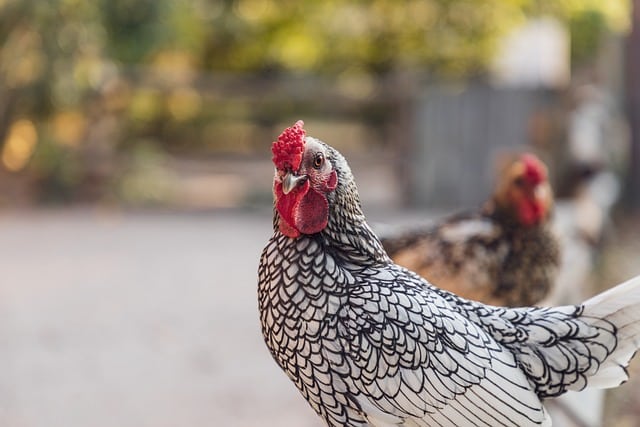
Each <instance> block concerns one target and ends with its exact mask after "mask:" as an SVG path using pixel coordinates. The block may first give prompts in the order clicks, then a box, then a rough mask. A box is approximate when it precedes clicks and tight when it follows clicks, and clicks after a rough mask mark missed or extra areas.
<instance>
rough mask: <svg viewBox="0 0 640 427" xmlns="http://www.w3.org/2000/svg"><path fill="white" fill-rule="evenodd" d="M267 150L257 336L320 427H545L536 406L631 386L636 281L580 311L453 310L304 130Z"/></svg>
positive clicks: (638, 324)
mask: <svg viewBox="0 0 640 427" xmlns="http://www.w3.org/2000/svg"><path fill="white" fill-rule="evenodd" d="M272 151H273V154H274V156H273V161H274V164H275V169H276V170H275V177H274V185H273V192H274V199H275V201H274V218H273V219H274V222H273V226H274V233H273V236H272V237H271V238H270V240H269V241H268V243H267V245H266V246H265V248H264V250H263V252H262V255H261V259H260V265H259V268H258V309H259V314H260V322H261V328H262V334H263V338H264V341H265V343H266V345H267V347H268V349H269V351H270V352H271V355H272V356H273V358H274V359H275V361H276V362H277V364H278V365H279V366H280V368H282V370H283V371H284V372H285V373H286V374H287V375H288V376H289V378H290V379H291V380H292V381H293V382H294V384H295V385H296V387H297V388H298V389H299V391H300V392H301V393H302V395H303V396H304V398H305V399H306V400H307V401H308V403H309V404H310V405H311V407H312V408H313V409H314V410H315V411H316V412H317V413H318V415H319V416H320V417H322V419H324V421H325V422H326V424H327V425H328V426H331V427H338V426H348V427H364V426H375V427H381V426H471V425H473V426H514V427H516V426H517V427H525V426H549V425H551V420H550V419H549V416H548V414H547V412H546V411H545V409H544V407H543V405H542V403H541V399H545V398H549V397H553V396H558V395H561V394H562V393H564V392H565V391H567V390H582V389H583V388H585V387H588V386H589V387H615V386H618V385H619V384H621V383H622V382H624V381H625V380H626V379H627V373H626V369H625V368H626V366H627V365H628V364H629V361H630V359H631V357H632V356H633V354H634V352H635V351H636V349H637V348H638V347H639V346H640V342H639V341H640V276H638V277H636V278H634V279H632V280H630V281H629V282H627V283H625V284H622V285H620V286H618V287H615V288H613V289H610V290H608V291H606V292H604V293H603V294H600V295H597V296H595V297H593V298H591V299H589V300H588V301H586V302H585V303H583V304H580V305H576V306H563V307H555V308H504V307H495V306H489V305H484V304H481V303H478V302H473V301H470V300H466V299H463V298H460V297H458V296H456V295H455V294H453V293H450V292H448V291H445V290H442V289H439V288H437V287H435V286H432V285H431V284H430V283H429V282H427V281H426V280H425V279H423V278H421V277H420V276H418V275H417V274H415V273H413V272H411V271H409V270H407V269H405V268H403V267H400V266H398V265H396V264H394V263H393V262H392V261H391V259H390V258H389V256H388V255H387V254H386V252H385V250H384V248H383V247H382V244H381V243H380V240H379V239H378V238H377V237H376V236H375V234H374V233H373V231H372V229H371V228H370V227H369V225H368V224H367V222H366V219H365V216H364V213H363V211H362V208H361V205H360V202H359V198H358V192H357V188H356V184H355V182H354V178H353V176H352V174H351V171H350V169H349V166H348V165H347V162H346V161H345V159H344V158H343V157H342V155H341V154H339V153H338V152H337V151H336V150H335V149H333V148H331V147H330V146H328V145H326V144H324V143H323V142H321V141H319V140H318V139H315V138H312V137H308V136H306V133H305V131H304V129H303V123H302V121H298V122H297V123H296V124H295V125H293V126H292V127H290V128H287V129H285V131H284V132H283V133H282V134H281V135H280V137H279V138H278V140H277V141H276V142H274V144H273V146H272Z"/></svg>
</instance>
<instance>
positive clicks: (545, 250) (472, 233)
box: [382, 154, 560, 307]
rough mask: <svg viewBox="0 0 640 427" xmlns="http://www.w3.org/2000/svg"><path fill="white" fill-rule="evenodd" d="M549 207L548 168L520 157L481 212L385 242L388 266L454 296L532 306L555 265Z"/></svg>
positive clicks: (557, 257)
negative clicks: (391, 263)
mask: <svg viewBox="0 0 640 427" xmlns="http://www.w3.org/2000/svg"><path fill="white" fill-rule="evenodd" d="M551 205H552V195H551V189H550V187H549V184H548V182H547V172H546V167H545V166H544V165H543V164H542V162H540V161H539V160H538V159H537V158H536V157H534V156H532V155H530V154H525V155H523V156H522V157H520V158H518V159H516V160H515V161H514V162H512V163H511V164H510V165H509V166H508V167H506V168H505V170H504V171H502V173H501V175H500V177H499V184H498V185H497V186H496V190H495V194H494V195H493V197H492V198H491V200H489V201H488V202H487V203H485V205H484V206H483V207H482V209H481V210H479V211H477V212H471V213H467V214H460V215H455V216H452V217H450V218H446V219H445V220H443V221H441V222H440V223H438V224H436V225H434V226H432V227H430V228H419V229H414V230H410V231H407V232H403V233H400V234H398V235H389V236H386V237H383V238H382V244H383V246H384V248H385V249H386V251H387V253H388V254H389V256H391V258H392V259H393V261H394V262H396V263H397V264H399V265H401V266H403V267H406V268H408V269H409V270H412V271H415V272H416V273H418V274H419V275H420V276H422V277H424V278H426V279H427V280H429V281H430V282H432V283H436V284H437V286H438V287H440V288H442V289H446V290H448V291H451V292H454V293H455V294H457V295H459V296H462V297H465V298H468V299H472V300H475V301H480V302H483V303H485V304H492V305H503V306H509V307H517V306H528V305H533V304H536V303H538V302H540V301H541V300H542V299H544V298H545V297H546V296H547V295H548V294H549V291H550V290H551V288H552V286H553V283H554V280H555V277H556V274H557V272H558V266H559V262H560V251H559V244H558V239H557V237H556V236H555V235H554V233H553V232H552V231H551V229H550V226H549V216H550V211H551ZM519 206H522V208H519ZM528 206H531V207H535V208H534V209H533V212H534V213H533V214H528V213H527V212H529V211H528V210H527V207H528ZM523 210H524V212H525V214H523V213H522V212H523Z"/></svg>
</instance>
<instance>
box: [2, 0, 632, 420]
mask: <svg viewBox="0 0 640 427" xmlns="http://www.w3.org/2000/svg"><path fill="white" fill-rule="evenodd" d="M298 119H303V120H304V121H305V123H306V125H305V127H306V129H307V131H308V133H309V134H311V135H313V136H316V137H319V138H320V139H322V140H324V141H326V142H328V143H329V144H331V145H333V146H334V147H336V148H338V149H339V150H340V151H341V152H342V153H343V154H344V155H345V156H346V157H347V159H348V160H349V162H350V164H351V166H352V169H353V171H354V174H355V176H356V180H357V183H358V186H359V189H360V194H361V198H362V202H363V205H364V209H365V212H366V213H367V215H368V217H369V219H370V220H371V221H372V222H374V223H376V224H396V225H397V224H408V223H412V222H413V223H416V222H424V221H426V220H431V219H435V218H438V217H439V216H441V215H443V214H445V213H449V212H453V211H456V210H459V209H468V208H472V207H474V206H477V205H478V204H479V203H481V202H482V201H483V200H484V199H485V198H486V197H487V196H488V194H489V192H490V190H491V186H492V183H493V179H494V176H495V171H496V167H497V165H498V164H499V163H500V159H501V157H502V156H504V155H505V153H509V152H512V151H514V150H523V149H526V150H531V151H534V152H536V153H537V154H539V155H540V157H541V158H542V159H544V160H545V162H546V163H547V164H548V166H549V168H550V172H551V177H552V183H553V186H554V188H555V192H556V195H557V197H558V204H557V209H556V215H557V227H559V228H560V231H561V233H562V234H563V235H564V236H565V240H566V244H565V252H566V253H565V258H564V259H565V264H566V265H565V271H564V274H563V275H561V282H562V283H561V284H559V289H560V291H559V292H558V294H557V295H556V296H555V298H556V301H557V302H558V303H575V302H578V301H579V300H580V299H582V298H584V297H587V296H589V295H592V294H593V293H594V292H596V291H598V290H601V289H604V288H606V287H608V286H610V285H612V284H615V283H618V282H621V281H622V280H624V279H627V278H629V277H631V276H633V275H635V274H640V263H639V262H638V259H639V258H638V257H639V256H640V217H639V216H638V210H639V208H640V1H638V0H609V1H601V0H482V1H480V0H408V1H405V2H397V1H392V0H328V1H323V2H319V1H315V0H297V1H288V0H282V1H275V0H95V1H93V2H86V1H80V0H48V1H46V2H45V1H40V0H0V260H2V261H1V264H0V425H2V426H11V427H14V426H15V427H35V426H65V427H75V426H87V425H90V426H96V427H98V426H113V425H118V426H154V427H155V426H184V425H214V426H254V425H261V426H316V427H317V426H319V425H320V423H319V421H318V420H316V417H315V415H314V414H313V413H312V411H311V409H309V408H308V407H307V404H306V402H304V400H303V399H302V398H301V397H300V396H299V395H298V393H297V391H296V390H295V388H294V387H293V385H291V384H290V383H289V381H288V380H287V379H286V377H285V376H284V375H283V374H282V373H281V372H280V371H279V369H278V368H277V367H276V365H275V363H274V362H273V361H272V360H271V358H270V356H269V354H268V352H267V350H266V348H265V347H264V345H263V343H262V340H261V336H260V332H259V324H258V315H257V309H256V305H257V303H256V280H257V279H256V269H257V264H258V259H259V255H260V251H261V249H262V247H263V246H264V244H265V243H266V241H267V239H268V238H269V236H270V233H271V202H272V196H271V178H272V175H273V169H272V165H271V163H270V154H271V153H270V143H271V141H273V140H274V139H275V138H276V137H277V135H278V134H279V133H280V132H281V130H282V129H283V128H284V127H286V126H289V125H291V124H292V123H293V122H294V121H296V120H298ZM639 365H640V363H636V364H635V365H633V366H632V369H631V370H632V373H633V372H635V373H636V375H635V378H636V380H637V381H634V380H633V379H632V380H631V382H630V383H629V384H627V385H626V386H625V387H623V388H621V389H619V390H616V391H615V392H612V393H608V394H606V395H601V394H598V395H596V396H595V397H590V398H589V399H592V400H589V403H588V404H586V402H587V401H586V400H584V398H583V400H582V401H581V402H580V403H579V404H578V407H577V409H576V408H575V407H573V408H572V406H571V405H572V403H570V402H569V403H561V404H558V405H557V407H556V408H555V410H556V412H557V413H558V415H557V420H558V425H567V426H568V425H574V426H598V425H606V426H624V427H627V426H640V366H639Z"/></svg>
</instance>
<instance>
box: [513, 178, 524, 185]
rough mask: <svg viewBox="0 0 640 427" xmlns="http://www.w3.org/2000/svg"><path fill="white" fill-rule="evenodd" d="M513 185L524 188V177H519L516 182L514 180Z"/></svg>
mask: <svg viewBox="0 0 640 427" xmlns="http://www.w3.org/2000/svg"><path fill="white" fill-rule="evenodd" d="M513 183H514V184H515V185H517V186H518V187H524V177H522V176H519V177H517V178H516V179H515V180H513Z"/></svg>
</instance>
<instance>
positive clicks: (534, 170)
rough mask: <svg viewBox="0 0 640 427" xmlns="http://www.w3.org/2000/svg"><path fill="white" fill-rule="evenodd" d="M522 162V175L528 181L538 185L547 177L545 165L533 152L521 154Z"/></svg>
mask: <svg viewBox="0 0 640 427" xmlns="http://www.w3.org/2000/svg"><path fill="white" fill-rule="evenodd" d="M521 160H522V163H524V176H525V177H526V178H527V180H528V181H529V182H531V183H532V184H534V185H538V184H540V183H541V182H543V181H546V179H547V168H546V167H545V165H544V164H543V163H542V162H541V161H540V159H538V158H537V157H536V156H534V155H533V154H529V153H526V154H523V155H522V157H521Z"/></svg>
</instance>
